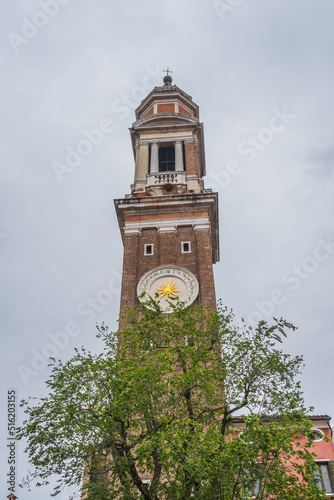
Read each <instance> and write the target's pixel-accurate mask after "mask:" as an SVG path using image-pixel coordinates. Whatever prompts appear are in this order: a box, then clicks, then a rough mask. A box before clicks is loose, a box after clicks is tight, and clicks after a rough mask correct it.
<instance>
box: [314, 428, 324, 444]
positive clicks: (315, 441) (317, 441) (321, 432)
mask: <svg viewBox="0 0 334 500" xmlns="http://www.w3.org/2000/svg"><path fill="white" fill-rule="evenodd" d="M311 432H319V434H321V435H322V437H321V439H315V440H314V441H313V443H320V442H321V441H323V440H324V439H325V433H324V432H323V431H322V430H321V429H319V428H318V427H313V429H311Z"/></svg>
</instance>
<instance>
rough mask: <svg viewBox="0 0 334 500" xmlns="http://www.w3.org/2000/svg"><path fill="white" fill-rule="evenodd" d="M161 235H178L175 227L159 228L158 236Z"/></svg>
mask: <svg viewBox="0 0 334 500" xmlns="http://www.w3.org/2000/svg"><path fill="white" fill-rule="evenodd" d="M160 233H176V227H175V226H163V227H159V228H158V234H160Z"/></svg>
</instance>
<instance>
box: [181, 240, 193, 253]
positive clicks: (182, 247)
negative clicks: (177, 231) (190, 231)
mask: <svg viewBox="0 0 334 500" xmlns="http://www.w3.org/2000/svg"><path fill="white" fill-rule="evenodd" d="M185 244H188V245H189V250H185V249H184V245H185ZM181 253H191V241H181Z"/></svg>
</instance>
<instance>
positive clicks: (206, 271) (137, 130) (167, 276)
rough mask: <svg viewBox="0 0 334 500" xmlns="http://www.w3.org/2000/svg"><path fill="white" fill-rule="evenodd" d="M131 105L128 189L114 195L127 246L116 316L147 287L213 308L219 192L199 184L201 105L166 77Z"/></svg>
mask: <svg viewBox="0 0 334 500" xmlns="http://www.w3.org/2000/svg"><path fill="white" fill-rule="evenodd" d="M163 83H164V84H163V85H162V86H161V87H155V88H154V89H153V90H152V92H151V93H150V94H149V95H148V96H147V97H146V98H145V99H144V100H143V101H142V103H141V104H140V106H139V107H138V108H137V110H136V121H135V122H134V123H133V125H132V127H131V128H130V133H131V140H132V148H133V154H134V159H135V172H134V182H133V184H132V185H131V194H129V195H126V196H125V197H124V198H122V199H117V200H115V206H116V211H117V217H118V222H119V227H120V230H121V235H122V240H123V244H124V261H123V276H122V292H121V314H122V313H123V312H124V308H125V307H127V306H129V307H133V306H134V305H135V304H137V303H138V300H139V299H138V298H137V297H138V296H139V295H141V294H142V293H143V292H146V293H147V294H149V295H150V296H152V297H153V298H154V297H155V294H156V293H158V294H159V300H160V303H161V306H162V307H163V309H165V310H166V312H168V311H169V310H170V308H169V306H168V302H167V301H166V300H167V299H168V298H169V297H176V296H178V297H179V298H180V299H181V300H182V301H184V302H186V303H187V304H188V305H190V304H202V305H203V306H205V307H210V308H215V305H216V298H215V287H214V278H213V269H212V265H213V264H215V263H216V262H217V261H218V260H219V238H218V194H217V193H213V192H212V191H211V190H210V189H207V190H206V189H204V182H203V177H204V176H205V154H204V133H203V124H202V123H200V121H199V108H198V106H197V104H195V103H194V102H193V100H192V98H191V97H190V96H189V95H188V94H186V93H185V92H184V91H183V90H181V89H180V88H178V87H177V86H176V85H173V84H172V78H171V76H170V75H168V74H167V76H165V77H164V79H163Z"/></svg>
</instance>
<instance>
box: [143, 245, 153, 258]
mask: <svg viewBox="0 0 334 500" xmlns="http://www.w3.org/2000/svg"><path fill="white" fill-rule="evenodd" d="M153 253H154V245H153V243H149V244H148V245H144V255H153Z"/></svg>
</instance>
